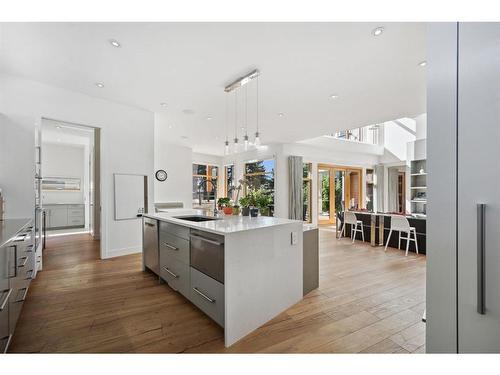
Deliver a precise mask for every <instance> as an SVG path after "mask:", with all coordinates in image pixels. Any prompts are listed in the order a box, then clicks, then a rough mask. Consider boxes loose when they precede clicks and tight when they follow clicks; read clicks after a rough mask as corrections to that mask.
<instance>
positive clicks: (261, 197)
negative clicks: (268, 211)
mask: <svg viewBox="0 0 500 375" xmlns="http://www.w3.org/2000/svg"><path fill="white" fill-rule="evenodd" d="M271 203H272V197H271V194H270V193H269V192H268V191H266V190H264V189H259V190H256V191H255V205H256V206H257V207H258V208H260V209H263V208H268V207H269V206H270V205H271Z"/></svg>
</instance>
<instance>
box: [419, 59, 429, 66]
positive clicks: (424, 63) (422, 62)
mask: <svg viewBox="0 0 500 375" xmlns="http://www.w3.org/2000/svg"><path fill="white" fill-rule="evenodd" d="M426 65H427V61H425V60H424V61H421V62H419V63H418V66H426Z"/></svg>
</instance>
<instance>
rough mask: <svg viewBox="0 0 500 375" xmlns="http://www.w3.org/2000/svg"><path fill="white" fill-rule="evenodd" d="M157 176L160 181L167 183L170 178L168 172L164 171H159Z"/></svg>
mask: <svg viewBox="0 0 500 375" xmlns="http://www.w3.org/2000/svg"><path fill="white" fill-rule="evenodd" d="M155 176H156V179H157V180H158V181H165V180H166V179H167V177H168V175H167V172H166V171H164V170H163V169H158V170H157V171H156V173H155Z"/></svg>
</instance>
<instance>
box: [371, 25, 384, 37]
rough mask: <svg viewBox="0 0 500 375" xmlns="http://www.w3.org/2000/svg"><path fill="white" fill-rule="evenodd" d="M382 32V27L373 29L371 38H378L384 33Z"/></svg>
mask: <svg viewBox="0 0 500 375" xmlns="http://www.w3.org/2000/svg"><path fill="white" fill-rule="evenodd" d="M384 30H385V29H384V28H383V27H382V26H380V27H377V28H375V29H373V31H372V34H373V36H379V35H381V34H382V33H383V32H384Z"/></svg>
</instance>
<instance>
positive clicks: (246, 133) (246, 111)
mask: <svg viewBox="0 0 500 375" xmlns="http://www.w3.org/2000/svg"><path fill="white" fill-rule="evenodd" d="M244 147H245V151H248V86H245V138H244Z"/></svg>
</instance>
